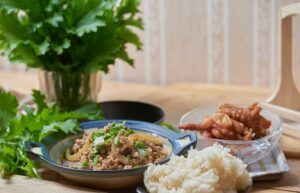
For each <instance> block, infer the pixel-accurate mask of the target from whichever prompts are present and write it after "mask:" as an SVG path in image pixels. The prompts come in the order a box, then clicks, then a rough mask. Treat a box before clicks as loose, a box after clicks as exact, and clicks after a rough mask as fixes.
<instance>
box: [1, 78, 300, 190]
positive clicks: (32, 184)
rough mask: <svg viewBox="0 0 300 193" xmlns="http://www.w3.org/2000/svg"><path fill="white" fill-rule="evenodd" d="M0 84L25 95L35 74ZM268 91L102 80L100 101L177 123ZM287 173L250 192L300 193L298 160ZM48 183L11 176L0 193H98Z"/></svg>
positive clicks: (284, 143)
mask: <svg viewBox="0 0 300 193" xmlns="http://www.w3.org/2000/svg"><path fill="white" fill-rule="evenodd" d="M0 85H5V86H6V87H8V88H11V89H14V90H16V91H19V92H22V93H24V94H29V93H30V90H31V89H33V88H37V76H36V75H35V74H18V73H9V72H5V73H4V72H0ZM270 93H271V90H270V89H268V88H257V87H255V88H254V87H245V86H231V85H209V84H200V83H177V84H171V85H168V86H153V85H144V84H134V83H116V82H107V81H104V83H103V88H102V91H101V96H100V99H99V100H101V101H105V100H118V99H122V100H134V101H136V100H138V101H144V102H150V103H154V104H157V105H159V106H161V107H162V108H163V109H164V110H165V112H166V121H167V122H170V123H172V124H178V120H179V118H180V117H181V116H182V115H183V114H184V113H185V112H187V111H189V110H191V109H193V108H196V107H204V106H209V105H216V104H218V103H219V102H222V101H226V102H233V103H237V104H239V103H252V102H255V101H263V100H264V99H266V98H267V97H268V96H269V94H270ZM281 147H282V148H283V149H284V150H285V151H286V152H289V151H290V150H295V149H298V148H299V147H300V141H298V140H295V139H293V138H290V137H287V136H282V138H281ZM288 164H289V166H290V171H289V172H287V173H286V174H285V175H284V177H283V179H282V180H280V181H275V182H260V183H255V184H254V188H253V192H255V193H268V192H274V193H277V192H300V182H299V181H300V159H295V158H290V157H288ZM48 179H49V180H53V181H61V180H63V179H62V178H60V177H58V176H57V175H56V174H53V176H52V177H48ZM65 182H66V181H64V180H63V183H58V182H50V181H45V180H37V179H28V178H27V177H23V176H14V177H12V179H11V180H10V181H5V180H0V193H2V192H3V193H4V192H5V193H10V192H20V193H27V192H28V193H35V192H36V193H38V192H43V193H44V192H45V193H48V192H49V193H50V192H51V193H53V192H54V193H65V192H74V193H77V192H78V193H81V192H101V191H97V190H90V189H85V188H80V187H77V186H74V185H70V184H65Z"/></svg>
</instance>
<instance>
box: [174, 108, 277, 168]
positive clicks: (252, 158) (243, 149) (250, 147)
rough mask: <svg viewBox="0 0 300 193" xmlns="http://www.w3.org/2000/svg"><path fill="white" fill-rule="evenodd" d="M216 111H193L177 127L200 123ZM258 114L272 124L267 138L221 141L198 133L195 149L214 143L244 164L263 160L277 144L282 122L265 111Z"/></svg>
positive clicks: (205, 109)
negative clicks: (226, 149)
mask: <svg viewBox="0 0 300 193" xmlns="http://www.w3.org/2000/svg"><path fill="white" fill-rule="evenodd" d="M217 111H218V108H217V107H213V108H198V109H194V110H192V111H190V112H188V113H186V114H184V115H183V116H182V117H181V119H180V122H179V125H183V124H187V123H200V122H201V121H202V120H203V119H204V117H206V116H209V115H212V114H213V113H215V112H217ZM260 114H261V115H262V116H263V117H265V118H266V119H268V120H270V121H271V122H272V124H271V126H270V128H269V134H268V135H267V136H265V137H263V138H260V139H257V140H251V141H242V140H222V139H211V138H205V137H203V136H201V134H200V132H196V133H197V137H198V141H197V146H196V148H197V149H203V148H205V147H208V146H211V145H213V144H214V143H219V144H221V145H223V146H224V147H227V148H230V149H231V152H232V154H233V155H235V156H237V157H239V158H240V159H241V160H243V162H244V163H246V164H251V163H253V162H256V161H258V160H260V159H262V158H264V157H265V156H266V155H268V154H269V153H270V152H271V150H272V148H273V147H275V146H276V145H277V143H278V140H279V138H280V135H281V130H282V127H281V125H282V120H281V119H280V118H279V117H278V116H277V115H275V114H274V113H271V112H270V111H267V110H262V111H261V112H260ZM182 131H183V130H182Z"/></svg>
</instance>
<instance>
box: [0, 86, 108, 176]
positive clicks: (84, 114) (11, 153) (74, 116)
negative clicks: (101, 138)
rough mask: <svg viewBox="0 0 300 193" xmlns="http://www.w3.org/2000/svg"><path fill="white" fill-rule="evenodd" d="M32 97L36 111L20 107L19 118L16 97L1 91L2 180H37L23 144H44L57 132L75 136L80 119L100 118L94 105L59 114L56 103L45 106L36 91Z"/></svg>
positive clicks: (27, 107)
mask: <svg viewBox="0 0 300 193" xmlns="http://www.w3.org/2000/svg"><path fill="white" fill-rule="evenodd" d="M32 96H33V99H34V102H35V105H36V106H37V108H36V109H35V110H34V109H32V108H30V107H29V106H23V107H22V108H21V110H20V112H25V113H23V114H21V115H19V114H17V112H18V102H17V100H16V97H15V96H13V95H12V94H10V93H8V92H4V91H0V136H1V138H0V175H1V176H3V177H8V176H11V175H13V174H24V175H27V176H30V177H39V174H38V172H37V168H38V165H37V163H35V162H33V161H31V160H30V159H29V158H28V157H27V155H26V152H25V146H24V143H25V141H43V140H44V139H45V138H46V137H47V136H49V135H51V134H53V133H57V132H63V133H65V134H69V133H78V132H80V131H81V130H80V127H79V120H82V119H88V120H94V119H101V118H102V117H101V113H100V108H99V107H96V106H94V109H93V108H91V106H90V107H89V108H82V109H80V110H78V111H73V112H60V111H59V109H58V107H57V105H56V104H51V105H47V104H46V103H45V102H44V99H45V97H44V96H43V95H42V94H41V93H40V92H39V91H33V94H32ZM92 106H93V105H92ZM87 110H89V111H90V112H93V113H89V112H88V111H87Z"/></svg>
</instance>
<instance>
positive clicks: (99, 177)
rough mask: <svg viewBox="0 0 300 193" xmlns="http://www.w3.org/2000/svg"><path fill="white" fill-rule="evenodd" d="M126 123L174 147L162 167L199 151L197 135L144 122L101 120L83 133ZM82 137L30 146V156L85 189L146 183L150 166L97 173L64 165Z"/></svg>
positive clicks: (83, 127)
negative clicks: (193, 150)
mask: <svg viewBox="0 0 300 193" xmlns="http://www.w3.org/2000/svg"><path fill="white" fill-rule="evenodd" d="M124 121H125V125H126V126H127V127H129V128H131V129H133V130H137V131H143V132H148V133H151V134H153V135H158V136H160V137H163V138H166V139H167V140H168V142H169V144H170V145H171V147H172V152H171V153H170V155H168V156H167V158H166V159H164V160H163V161H162V162H160V164H161V163H165V162H167V161H168V160H169V158H170V156H171V155H172V154H174V155H180V154H183V153H185V152H186V150H188V149H189V148H191V147H195V145H196V143H197V137H196V135H195V134H194V133H183V134H182V133H175V132H173V131H171V130H168V129H166V128H164V127H161V126H159V125H156V124H152V123H147V122H141V121H131V120H100V121H90V122H84V123H81V125H80V126H81V128H82V130H88V129H92V128H102V127H104V126H106V125H107V124H108V123H111V122H115V123H121V122H124ZM80 136H82V134H80V135H71V136H68V137H66V138H64V139H62V140H58V141H57V142H56V143H54V144H53V145H50V146H47V145H45V144H42V143H36V142H26V143H25V146H26V152H27V154H28V156H29V157H30V158H31V159H32V160H35V161H38V162H40V163H41V165H42V166H44V167H46V168H49V169H51V170H54V171H56V172H58V173H59V174H61V175H62V176H64V177H65V178H67V179H69V180H72V181H74V182H76V183H78V184H81V185H84V186H88V187H92V188H100V189H119V188H124V187H130V186H135V185H137V184H139V183H141V182H142V178H143V173H144V171H145V170H146V169H147V166H142V167H140V168H133V169H122V170H98V171H93V170H83V169H74V168H69V167H66V166H63V165H61V159H62V157H63V154H64V152H65V150H66V148H69V147H71V146H72V145H73V144H74V141H75V140H76V139H77V138H78V137H80Z"/></svg>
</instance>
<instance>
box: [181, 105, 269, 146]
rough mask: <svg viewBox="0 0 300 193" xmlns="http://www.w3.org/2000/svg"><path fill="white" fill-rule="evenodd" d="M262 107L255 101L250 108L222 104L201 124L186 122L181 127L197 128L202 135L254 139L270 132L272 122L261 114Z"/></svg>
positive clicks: (187, 128) (218, 137)
mask: <svg viewBox="0 0 300 193" xmlns="http://www.w3.org/2000/svg"><path fill="white" fill-rule="evenodd" d="M260 111H261V107H259V106H258V104H257V103H254V104H253V105H251V106H250V107H248V108H242V107H238V106H235V105H232V104H228V103H225V104H221V105H220V106H219V111H218V112H217V113H214V114H213V115H211V116H208V117H205V118H204V119H203V121H202V122H201V123H199V124H185V125H181V126H179V127H180V128H181V129H186V130H196V131H199V132H200V133H201V135H202V136H204V137H208V138H216V139H231V140H252V139H259V138H261V137H264V136H266V135H267V134H268V128H269V127H270V125H271V122H270V121H269V120H267V119H265V118H264V117H262V116H261V115H260Z"/></svg>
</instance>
